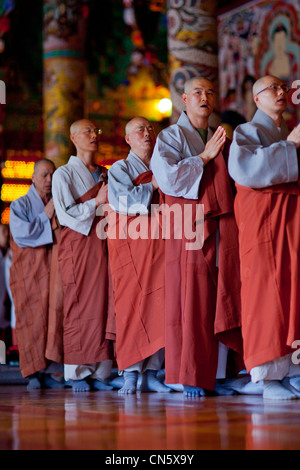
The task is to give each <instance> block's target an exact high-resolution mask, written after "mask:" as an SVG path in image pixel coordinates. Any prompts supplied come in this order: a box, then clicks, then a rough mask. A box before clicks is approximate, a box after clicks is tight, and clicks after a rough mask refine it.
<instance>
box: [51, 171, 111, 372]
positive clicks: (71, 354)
mask: <svg viewBox="0 0 300 470" xmlns="http://www.w3.org/2000/svg"><path fill="white" fill-rule="evenodd" d="M102 170H103V173H104V172H105V168H103V169H102ZM102 184H103V182H100V183H97V184H96V185H94V186H93V187H92V188H91V189H89V190H88V191H87V192H86V193H85V194H83V195H82V196H81V197H79V198H78V199H76V204H83V203H85V202H88V201H91V200H92V199H94V198H95V197H96V195H97V193H98V191H99V189H100V187H101V185H102ZM98 222H99V217H98V216H95V217H94V220H93V222H92V225H91V228H90V232H89V233H88V235H84V234H82V233H80V232H76V231H75V230H72V229H70V228H69V227H63V229H62V232H61V239H60V244H59V251H58V262H59V266H60V271H61V279H62V284H63V289H64V322H63V330H64V339H63V345H64V362H65V364H78V365H79V364H88V363H95V362H101V361H104V360H108V359H111V358H112V351H111V342H110V341H108V340H107V339H106V335H105V332H106V322H107V312H108V308H109V303H108V261H107V246H106V242H105V241H103V240H100V239H99V238H98V236H97V233H96V227H97V224H98Z"/></svg>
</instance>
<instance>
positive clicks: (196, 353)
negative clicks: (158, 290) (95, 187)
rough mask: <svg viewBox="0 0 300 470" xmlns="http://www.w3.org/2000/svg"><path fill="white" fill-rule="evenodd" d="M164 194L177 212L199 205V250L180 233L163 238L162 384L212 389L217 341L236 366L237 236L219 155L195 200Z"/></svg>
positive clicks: (238, 345) (238, 321)
mask: <svg viewBox="0 0 300 470" xmlns="http://www.w3.org/2000/svg"><path fill="white" fill-rule="evenodd" d="M164 198H165V203H166V204H167V205H172V204H180V205H181V207H182V210H183V207H184V205H186V204H190V205H191V206H192V207H193V211H194V214H196V206H197V204H204V245H203V248H202V249H198V250H189V251H188V250H186V243H187V242H190V240H188V239H186V238H185V237H184V236H183V238H182V239H181V240H177V239H175V238H174V236H171V239H169V240H166V254H165V257H166V326H165V330H166V355H165V356H166V359H165V361H166V362H165V368H166V383H169V384H171V383H181V384H184V385H191V386H197V387H201V388H204V389H208V390H213V389H214V387H215V379H216V371H217V364H218V342H219V341H221V342H222V343H223V344H225V345H226V346H228V347H229V348H231V349H232V350H233V351H235V352H237V354H238V357H239V358H240V360H239V361H238V362H239V363H240V367H242V338H241V329H240V327H241V317H240V275H239V255H238V234H237V227H236V223H235V219H234V213H233V193H232V188H231V184H230V180H229V176H228V172H227V168H226V164H225V161H224V158H223V155H222V154H220V155H219V156H218V157H217V158H215V159H214V160H213V161H211V162H210V163H208V164H207V165H206V166H205V169H204V173H203V177H202V180H201V183H200V190H199V198H198V200H196V201H195V200H191V199H184V198H181V197H172V196H167V195H165V196H164ZM194 224H196V220H195V219H194ZM217 229H219V244H218V246H219V249H218V267H217V266H216V237H217Z"/></svg>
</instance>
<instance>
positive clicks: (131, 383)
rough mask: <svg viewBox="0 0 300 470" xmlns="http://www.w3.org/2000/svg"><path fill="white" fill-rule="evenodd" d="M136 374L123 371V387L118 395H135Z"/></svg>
mask: <svg viewBox="0 0 300 470" xmlns="http://www.w3.org/2000/svg"><path fill="white" fill-rule="evenodd" d="M137 381H138V372H137V371H136V370H134V371H130V372H127V371H126V370H125V371H124V385H123V387H122V388H120V390H118V393H135V392H136V389H137Z"/></svg>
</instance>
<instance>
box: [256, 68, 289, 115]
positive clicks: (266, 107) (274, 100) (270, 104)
mask: <svg viewBox="0 0 300 470" xmlns="http://www.w3.org/2000/svg"><path fill="white" fill-rule="evenodd" d="M282 85H283V87H285V85H284V83H283V82H282V81H281V80H280V79H279V78H277V77H271V76H268V77H265V78H264V80H262V82H261V83H260V86H259V89H258V90H256V94H255V95H254V101H255V103H256V106H257V107H258V108H259V109H260V110H261V111H263V112H264V113H266V114H267V115H269V116H270V115H273V114H281V113H283V112H284V111H285V109H286V107H287V103H288V94H287V92H286V91H285V90H284V89H283V88H281V86H282Z"/></svg>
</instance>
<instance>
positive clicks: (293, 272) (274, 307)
mask: <svg viewBox="0 0 300 470" xmlns="http://www.w3.org/2000/svg"><path fill="white" fill-rule="evenodd" d="M253 99H254V102H255V104H256V106H257V111H256V114H255V115H254V117H253V119H252V121H250V122H249V123H246V124H242V125H241V126H239V127H237V129H236V131H235V134H234V137H233V142H232V144H231V147H230V154H229V172H230V175H231V176H232V178H233V179H234V180H235V182H236V187H237V196H236V199H235V213H236V218H237V223H238V227H239V246H240V261H241V302H242V331H243V339H244V359H245V365H246V367H247V370H248V371H249V373H250V374H251V379H252V381H253V382H254V383H257V382H258V381H263V397H264V398H265V399H280V400H283V399H292V398H296V397H297V395H298V394H299V390H300V380H299V377H298V378H297V377H296V376H297V375H298V374H300V369H299V366H297V365H296V364H293V362H292V357H293V356H292V353H293V342H294V341H296V340H299V338H300V308H299V305H300V265H299V260H298V254H299V252H300V223H299V213H300V188H299V157H298V152H297V149H299V147H300V125H298V126H297V127H296V128H295V129H294V130H292V132H290V131H289V129H288V127H287V124H286V122H285V120H284V119H283V117H282V116H283V113H284V111H285V109H286V107H287V103H288V88H287V86H286V84H284V83H283V82H282V81H281V80H280V79H279V78H277V77H274V76H265V77H262V78H260V79H259V80H257V81H256V83H255V84H254V86H253Z"/></svg>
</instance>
